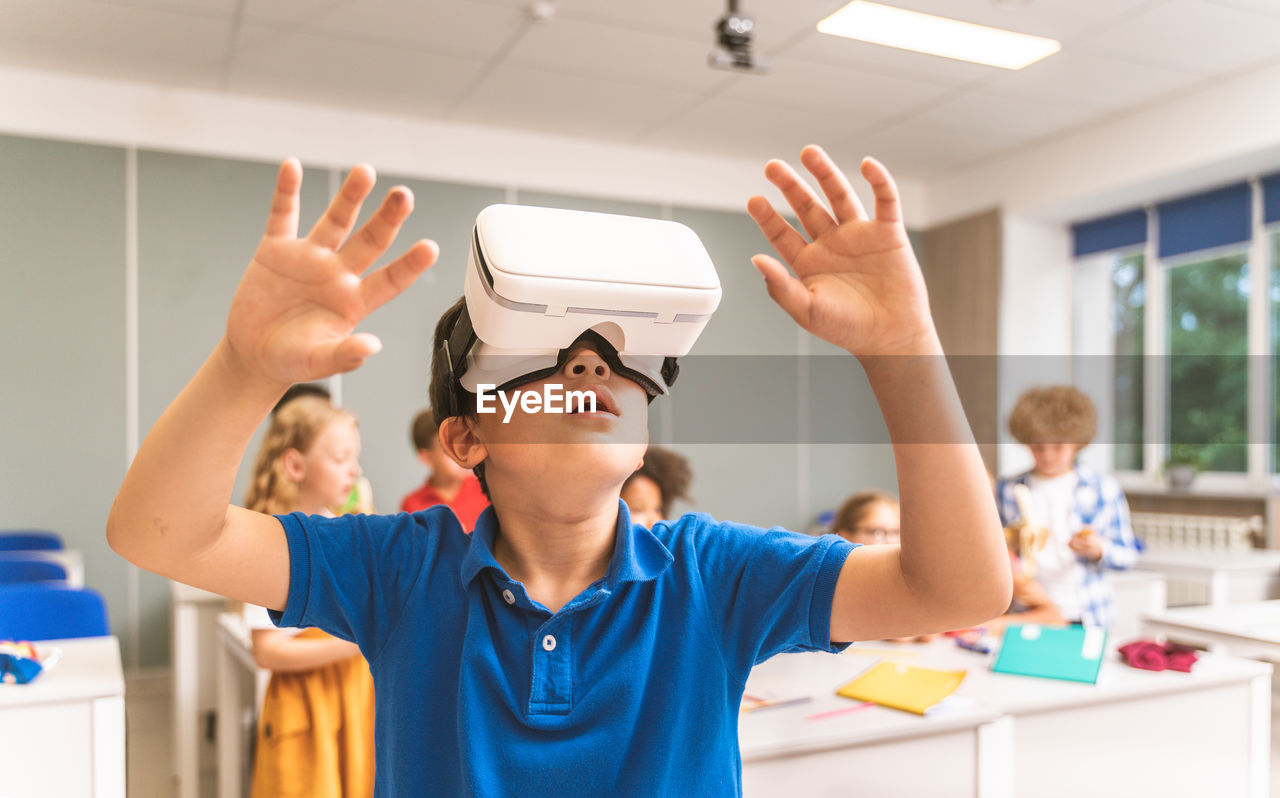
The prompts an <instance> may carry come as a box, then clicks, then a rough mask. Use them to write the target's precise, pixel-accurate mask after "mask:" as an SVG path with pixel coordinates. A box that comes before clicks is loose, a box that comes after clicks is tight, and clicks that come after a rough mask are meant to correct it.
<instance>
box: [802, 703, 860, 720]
mask: <svg viewBox="0 0 1280 798" xmlns="http://www.w3.org/2000/svg"><path fill="white" fill-rule="evenodd" d="M874 706H875V704H873V703H872V702H870V701H863V702H862V703H861V704H854V705H853V706H851V707H840V708H839V709H829V710H827V711H826V712H815V713H813V714H812V715H809V716H808V717H806V718H805V720H821V719H822V718H830V717H832V716H834V715H847V714H848V713H850V712H857V711H858V710H860V709H866V708H868V707H874Z"/></svg>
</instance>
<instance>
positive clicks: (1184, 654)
mask: <svg viewBox="0 0 1280 798" xmlns="http://www.w3.org/2000/svg"><path fill="white" fill-rule="evenodd" d="M1119 652H1120V656H1121V657H1123V658H1124V661H1125V664H1127V665H1129V666H1130V667H1132V668H1141V669H1142V670H1144V671H1162V670H1165V669H1168V670H1173V671H1182V672H1183V673H1191V666H1192V665H1194V664H1195V663H1196V660H1197V659H1199V655H1198V654H1196V652H1195V650H1194V649H1191V648H1187V647H1186V646H1179V645H1176V644H1174V643H1157V642H1156V641H1154V640H1134V641H1133V642H1132V643H1125V644H1124V645H1123V646H1120V648H1119Z"/></svg>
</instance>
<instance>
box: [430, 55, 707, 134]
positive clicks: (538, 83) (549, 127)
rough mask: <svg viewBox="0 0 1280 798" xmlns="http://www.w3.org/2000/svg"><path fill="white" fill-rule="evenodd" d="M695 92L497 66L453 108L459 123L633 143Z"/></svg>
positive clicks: (529, 68) (693, 95) (512, 66)
mask: <svg viewBox="0 0 1280 798" xmlns="http://www.w3.org/2000/svg"><path fill="white" fill-rule="evenodd" d="M696 99H697V95H696V94H693V93H691V92H680V91H676V90H672V89H669V88H664V89H658V88H654V87H651V86H645V85H640V84H636V83H626V82H621V81H618V80H615V79H611V78H604V77H593V76H586V75H572V74H567V73H557V72H548V71H545V70H542V69H536V68H533V67H529V66H522V65H516V64H502V65H500V66H499V67H498V68H497V69H495V70H493V72H492V73H491V74H489V75H488V77H486V78H485V80H484V81H483V82H482V83H481V84H480V85H479V86H478V87H477V88H475V89H474V90H473V91H472V92H470V93H469V94H468V95H467V96H466V97H464V98H462V100H461V102H460V103H459V104H458V105H457V106H456V108H454V109H453V111H452V113H451V115H450V118H451V119H454V120H457V121H460V122H473V123H478V124H486V125H501V126H506V127H516V128H528V129H530V130H537V131H542V132H547V133H557V134H561V135H566V136H578V137H587V138H592V137H594V138H600V139H606V140H610V141H632V140H634V139H635V138H636V137H637V136H638V135H639V134H640V133H641V132H642V131H644V130H647V129H649V128H650V127H652V126H653V124H654V121H655V120H658V119H663V118H665V117H667V116H669V115H670V114H672V113H673V112H674V111H675V110H676V109H678V108H679V107H681V106H683V105H687V104H690V103H693V102H694V101H695V100H696Z"/></svg>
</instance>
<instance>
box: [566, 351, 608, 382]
mask: <svg viewBox="0 0 1280 798" xmlns="http://www.w3.org/2000/svg"><path fill="white" fill-rule="evenodd" d="M564 374H565V376H566V377H578V378H580V379H581V378H592V377H594V378H595V379H599V380H607V379H609V364H608V363H605V362H604V358H602V357H600V354H599V353H598V352H596V350H594V349H592V348H591V347H589V346H582V347H579V348H578V350H577V351H576V352H574V353H573V354H571V355H569V359H568V360H566V361H565V362H564Z"/></svg>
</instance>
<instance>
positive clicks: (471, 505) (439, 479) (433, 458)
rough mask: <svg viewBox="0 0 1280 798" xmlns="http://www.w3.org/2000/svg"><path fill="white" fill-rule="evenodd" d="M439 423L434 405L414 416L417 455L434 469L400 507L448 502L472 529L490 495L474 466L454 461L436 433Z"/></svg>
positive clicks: (413, 508)
mask: <svg viewBox="0 0 1280 798" xmlns="http://www.w3.org/2000/svg"><path fill="white" fill-rule="evenodd" d="M437 426H438V425H437V423H436V416H435V413H433V412H432V411H431V408H427V409H426V410H423V411H422V412H421V413H419V414H418V415H417V416H415V417H414V419H413V428H412V431H411V432H412V437H413V445H414V448H416V449H417V450H418V459H419V460H421V461H422V464H423V465H425V466H426V467H427V468H429V469H431V474H430V476H428V477H427V481H426V482H424V483H422V487H420V488H418V489H417V490H415V491H413V492H412V493H410V494H408V495H407V496H405V497H404V499H403V500H402V501H401V502H400V511H401V512H405V513H416V512H418V511H419V510H425V509H427V508H428V507H434V506H436V505H437V504H445V505H448V506H449V509H451V510H453V514H454V515H456V516H458V520H459V521H461V522H462V528H463V529H465V530H466V531H468V532H470V531H471V530H472V529H473V528H474V527H475V525H476V519H477V518H479V517H480V513H482V512H483V511H484V508H486V507H488V506H489V497H488V496H486V495H485V494H484V490H483V489H482V488H481V487H480V480H478V479H476V478H475V475H473V474H472V473H471V470H470V469H467V468H463V467H462V466H460V465H458V464H457V463H455V462H454V461H453V459H452V458H451V457H449V455H447V454H445V453H444V450H442V449H441V448H440V441H439V439H438V438H437V435H436V432H437V430H436V428H437Z"/></svg>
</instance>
